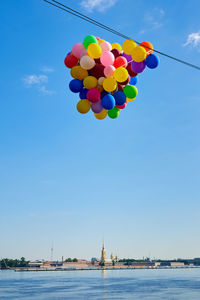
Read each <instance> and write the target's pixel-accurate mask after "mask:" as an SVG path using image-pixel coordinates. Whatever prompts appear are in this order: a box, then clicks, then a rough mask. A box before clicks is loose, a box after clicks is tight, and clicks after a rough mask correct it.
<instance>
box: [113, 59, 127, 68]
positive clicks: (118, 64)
mask: <svg viewBox="0 0 200 300" xmlns="http://www.w3.org/2000/svg"><path fill="white" fill-rule="evenodd" d="M113 66H114V67H115V68H116V69H117V68H119V67H124V68H126V66H127V60H126V58H125V57H123V56H118V57H117V58H116V59H115V61H114V64H113Z"/></svg>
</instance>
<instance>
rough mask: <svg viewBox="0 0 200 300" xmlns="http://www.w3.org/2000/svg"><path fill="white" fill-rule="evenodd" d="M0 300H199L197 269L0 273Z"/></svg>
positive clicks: (199, 282)
mask: <svg viewBox="0 0 200 300" xmlns="http://www.w3.org/2000/svg"><path fill="white" fill-rule="evenodd" d="M0 299H1V300H3V299H26V300H29V299H30V300H31V299H37V300H39V299H41V300H42V299H48V300H57V299H76V300H81V299H94V300H97V299H116V300H117V299H134V300H135V299H148V300H151V299H168V300H169V299H170V300H172V299H181V300H184V299H185V300H199V299H200V269H198V268H194V269H168V270H166V269H160V270H159V269H156V270H153V269H149V270H148V269H146V270H141V269H140V270H109V271H101V270H95V271H93V270H92V271H90V270H89V271H56V272H52V271H47V272H45V271H44V272H14V271H10V270H5V271H0Z"/></svg>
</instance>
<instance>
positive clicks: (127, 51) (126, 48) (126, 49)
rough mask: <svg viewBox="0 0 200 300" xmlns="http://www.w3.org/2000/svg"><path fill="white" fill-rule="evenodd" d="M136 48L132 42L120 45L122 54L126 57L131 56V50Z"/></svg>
mask: <svg viewBox="0 0 200 300" xmlns="http://www.w3.org/2000/svg"><path fill="white" fill-rule="evenodd" d="M136 47H137V44H136V42H134V41H133V40H126V41H125V42H124V43H123V45H122V49H123V51H124V53H125V54H128V55H131V54H132V51H133V49H134V48H136Z"/></svg>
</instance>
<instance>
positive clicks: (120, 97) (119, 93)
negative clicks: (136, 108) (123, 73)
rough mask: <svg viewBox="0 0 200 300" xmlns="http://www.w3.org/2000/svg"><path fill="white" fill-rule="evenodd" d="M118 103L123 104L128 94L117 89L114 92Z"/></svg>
mask: <svg viewBox="0 0 200 300" xmlns="http://www.w3.org/2000/svg"><path fill="white" fill-rule="evenodd" d="M113 97H114V98H115V103H116V105H119V106H121V105H123V104H124V103H125V102H126V95H125V94H124V93H123V92H122V91H117V92H115V93H114V94H113Z"/></svg>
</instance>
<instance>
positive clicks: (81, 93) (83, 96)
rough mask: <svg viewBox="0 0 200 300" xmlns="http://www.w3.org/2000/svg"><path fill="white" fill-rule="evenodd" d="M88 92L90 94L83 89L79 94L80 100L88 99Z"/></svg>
mask: <svg viewBox="0 0 200 300" xmlns="http://www.w3.org/2000/svg"><path fill="white" fill-rule="evenodd" d="M87 92H88V90H87V89H85V88H84V89H82V90H81V91H80V93H79V97H80V99H87Z"/></svg>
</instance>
